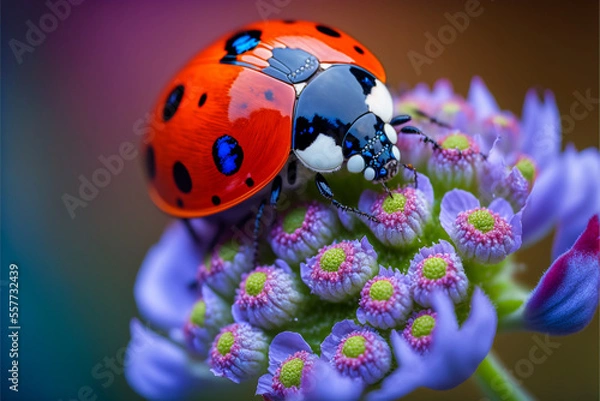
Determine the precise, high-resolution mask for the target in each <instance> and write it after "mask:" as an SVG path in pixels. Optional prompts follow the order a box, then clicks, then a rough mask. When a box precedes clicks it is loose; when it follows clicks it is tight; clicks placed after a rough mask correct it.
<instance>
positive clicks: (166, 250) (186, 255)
mask: <svg viewBox="0 0 600 401" xmlns="http://www.w3.org/2000/svg"><path fill="white" fill-rule="evenodd" d="M191 222H192V225H193V228H194V230H195V231H196V234H197V235H198V237H199V239H200V244H201V245H200V246H198V245H197V244H195V243H194V241H193V240H192V238H191V237H190V234H189V232H188V231H187V229H186V227H185V225H184V224H183V223H182V222H181V221H176V222H174V223H173V224H171V226H169V227H168V228H167V230H166V231H165V232H164V234H163V235H162V237H161V238H160V241H159V242H158V243H157V244H156V245H154V246H153V247H152V248H151V249H150V250H149V251H148V254H147V255H146V258H145V259H144V262H143V263H142V267H141V268H140V271H139V273H138V275H137V278H136V282H135V287H134V290H133V291H134V296H135V301H136V303H137V307H138V309H139V311H140V313H141V315H142V316H143V317H144V318H145V319H148V321H150V322H151V323H152V324H153V325H155V326H157V327H158V328H160V329H163V330H169V329H172V328H180V327H183V325H184V323H185V322H186V320H187V317H188V316H187V314H188V312H189V311H190V310H191V308H192V306H193V305H194V303H195V302H196V300H197V299H198V296H199V294H200V293H199V288H196V287H195V286H192V285H191V284H193V283H195V282H196V272H197V269H198V265H199V264H200V261H201V260H202V254H203V252H204V250H205V248H206V247H207V246H208V245H209V244H210V242H211V238H212V236H214V235H215V232H216V230H215V227H214V226H212V225H210V224H209V223H207V222H206V221H204V220H200V219H198V220H192V221H191Z"/></svg>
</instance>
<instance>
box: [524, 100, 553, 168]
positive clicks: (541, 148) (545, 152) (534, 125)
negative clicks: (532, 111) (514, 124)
mask: <svg viewBox="0 0 600 401" xmlns="http://www.w3.org/2000/svg"><path fill="white" fill-rule="evenodd" d="M528 96H529V94H528ZM526 102H527V98H526ZM531 103H533V101H531ZM536 106H537V114H536V115H535V116H531V117H530V116H529V115H527V118H528V119H527V120H526V121H524V124H525V122H526V123H527V127H526V128H527V131H526V132H525V138H524V141H525V142H524V144H523V151H524V152H525V153H527V154H528V155H530V156H531V157H533V159H534V160H535V161H536V163H537V165H538V166H539V167H540V168H542V169H543V168H545V167H547V166H548V165H549V164H551V163H553V162H554V161H555V160H556V158H557V157H558V155H559V152H560V145H561V133H560V132H561V127H560V114H559V111H558V106H557V105H556V99H555V98H554V95H553V94H552V92H550V91H546V93H545V95H544V103H543V104H542V105H540V104H539V103H538V104H537V105H536ZM536 106H533V104H532V106H530V107H531V108H536ZM523 118H524V119H525V116H523Z"/></svg>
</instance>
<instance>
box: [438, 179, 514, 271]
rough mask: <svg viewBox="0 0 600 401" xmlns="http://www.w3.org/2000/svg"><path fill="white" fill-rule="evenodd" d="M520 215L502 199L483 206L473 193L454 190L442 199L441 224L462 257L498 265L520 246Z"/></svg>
mask: <svg viewBox="0 0 600 401" xmlns="http://www.w3.org/2000/svg"><path fill="white" fill-rule="evenodd" d="M521 213H522V212H519V213H517V214H514V213H513V211H512V208H511V206H510V204H509V203H508V202H507V201H505V200H504V199H502V198H498V199H495V200H494V201H493V202H492V203H491V204H490V206H489V207H488V208H485V207H481V206H480V204H479V200H477V198H476V197H475V196H474V195H473V194H471V193H469V192H466V191H463V190H460V189H455V190H452V191H450V192H448V193H447V194H446V195H444V198H443V199H442V205H441V212H440V223H441V224H442V227H444V230H446V232H447V233H448V235H450V238H451V239H452V241H453V242H454V244H455V245H456V248H457V250H458V252H459V254H460V255H461V256H462V257H463V258H466V259H473V260H475V261H476V262H478V263H498V262H500V261H502V260H503V259H504V258H505V257H506V256H507V255H509V254H511V253H513V252H514V251H516V250H517V249H519V247H520V246H521Z"/></svg>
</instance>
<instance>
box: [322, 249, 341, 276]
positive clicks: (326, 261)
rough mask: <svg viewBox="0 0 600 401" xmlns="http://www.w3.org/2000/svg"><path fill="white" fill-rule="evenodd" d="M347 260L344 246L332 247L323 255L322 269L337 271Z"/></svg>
mask: <svg viewBox="0 0 600 401" xmlns="http://www.w3.org/2000/svg"><path fill="white" fill-rule="evenodd" d="M345 260H346V252H344V250H343V249H342V248H330V249H328V250H326V251H325V252H324V253H323V255H322V256H321V261H320V265H321V270H325V271H326V272H336V271H338V269H339V268H340V266H341V265H342V263H344V261H345Z"/></svg>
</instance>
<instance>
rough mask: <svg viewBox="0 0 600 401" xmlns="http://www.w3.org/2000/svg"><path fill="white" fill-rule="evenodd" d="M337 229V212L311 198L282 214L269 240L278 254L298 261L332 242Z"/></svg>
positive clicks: (288, 259)
mask: <svg viewBox="0 0 600 401" xmlns="http://www.w3.org/2000/svg"><path fill="white" fill-rule="evenodd" d="M337 231H338V220H337V217H336V212H335V211H333V210H332V209H331V207H329V206H326V205H324V204H322V203H319V202H310V203H308V204H306V205H304V206H301V207H296V208H293V209H291V210H289V211H288V212H287V213H286V214H285V215H283V216H280V217H279V218H278V220H277V222H276V223H275V225H274V226H273V229H272V230H271V234H270V237H269V242H270V244H271V247H272V248H273V252H275V255H277V257H279V258H281V259H283V260H285V261H286V262H288V263H290V264H295V263H299V262H300V261H302V260H304V259H306V258H307V257H309V256H313V255H314V254H315V253H317V251H318V250H319V248H321V247H322V246H324V245H326V244H329V243H331V241H332V240H333V237H334V235H335V234H336V233H337Z"/></svg>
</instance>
